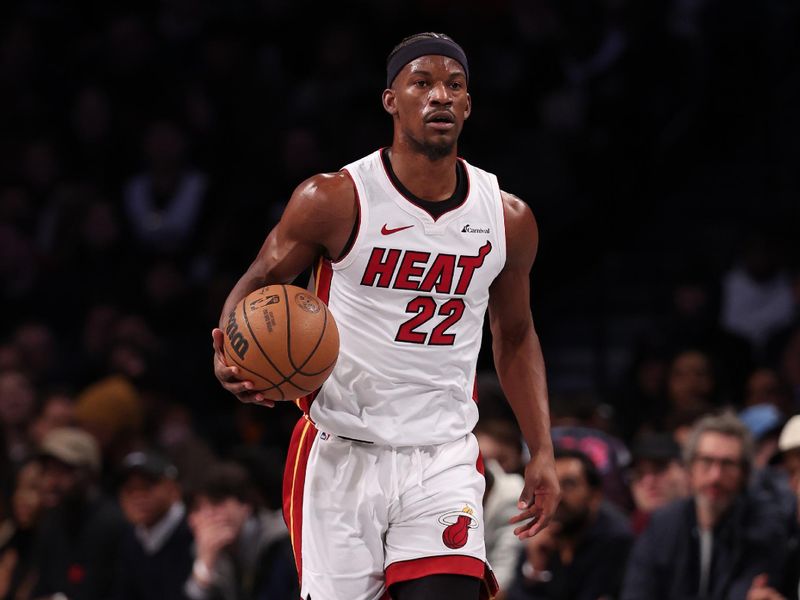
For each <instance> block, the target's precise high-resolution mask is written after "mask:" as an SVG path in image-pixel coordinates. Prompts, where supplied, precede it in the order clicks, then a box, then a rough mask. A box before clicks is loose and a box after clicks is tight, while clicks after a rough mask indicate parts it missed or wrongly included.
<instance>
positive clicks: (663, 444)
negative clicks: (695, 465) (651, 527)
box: [630, 433, 689, 535]
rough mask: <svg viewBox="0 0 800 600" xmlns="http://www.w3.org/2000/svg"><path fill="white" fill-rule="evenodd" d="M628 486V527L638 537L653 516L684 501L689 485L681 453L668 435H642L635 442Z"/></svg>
mask: <svg viewBox="0 0 800 600" xmlns="http://www.w3.org/2000/svg"><path fill="white" fill-rule="evenodd" d="M632 454H633V460H632V462H631V466H630V481H631V483H630V486H631V495H632V496H633V503H634V506H635V508H634V511H633V514H632V515H631V525H632V527H633V531H634V533H635V534H636V535H639V534H640V533H641V532H642V531H643V530H644V528H645V526H646V525H647V523H648V521H649V520H650V517H651V516H652V514H653V513H654V512H655V511H656V510H658V509H660V508H663V507H664V506H666V505H667V504H669V503H671V502H673V501H675V500H678V499H680V498H684V497H686V495H687V494H688V492H689V490H688V482H687V479H686V470H685V469H684V467H683V464H682V463H681V449H680V447H679V446H678V444H677V443H676V442H675V440H674V439H673V438H672V436H671V435H669V434H667V433H644V434H642V435H641V436H639V438H638V439H636V440H635V441H634V444H633V450H632Z"/></svg>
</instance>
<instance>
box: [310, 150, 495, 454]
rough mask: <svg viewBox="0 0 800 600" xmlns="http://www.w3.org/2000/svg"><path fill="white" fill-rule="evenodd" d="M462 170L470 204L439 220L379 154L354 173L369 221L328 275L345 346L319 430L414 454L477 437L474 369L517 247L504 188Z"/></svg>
mask: <svg viewBox="0 0 800 600" xmlns="http://www.w3.org/2000/svg"><path fill="white" fill-rule="evenodd" d="M459 160H460V159H459ZM462 164H463V165H464V167H465V170H466V173H467V177H468V191H467V194H466V198H465V199H464V201H463V202H462V203H461V204H460V205H458V206H456V207H454V208H452V209H451V210H449V211H448V212H446V213H444V214H442V215H441V216H439V217H438V218H436V219H434V218H433V217H432V216H431V215H430V214H429V213H428V212H427V211H426V210H424V209H423V208H421V207H419V206H417V205H416V204H414V203H412V202H411V201H410V200H408V199H407V198H406V197H405V196H404V195H403V194H402V193H401V192H400V191H399V190H398V189H397V188H396V187H395V185H394V184H393V183H392V180H391V179H390V177H389V174H388V172H387V171H386V169H385V167H384V165H383V162H382V160H381V155H380V151H376V152H374V153H372V154H370V155H369V156H366V157H364V158H362V159H361V160H358V161H356V162H354V163H352V164H349V165H347V166H346V167H345V170H346V171H347V173H349V175H350V176H351V177H352V179H353V182H354V184H355V189H356V191H357V195H358V202H359V222H358V225H357V233H356V236H355V240H354V242H353V245H352V247H351V248H350V250H349V251H348V252H347V254H346V255H345V256H344V257H342V258H341V259H340V260H338V261H335V262H330V261H323V263H321V264H320V265H319V268H318V270H317V281H316V285H317V287H316V291H317V294H318V295H319V296H320V297H321V298H322V299H323V300H325V301H326V302H327V303H328V306H329V307H330V310H331V313H332V314H333V316H334V318H335V319H336V324H337V325H338V328H339V335H340V344H341V346H340V350H339V358H338V361H337V363H336V367H335V368H334V370H333V373H332V374H331V376H330V378H329V379H328V380H327V381H326V382H325V383H324V384H323V386H322V388H321V389H320V390H319V393H318V394H317V395H316V398H315V399H314V401H313V403H312V404H311V407H310V412H309V414H310V417H311V419H312V421H313V422H314V423H315V424H316V426H317V427H318V428H319V429H320V430H322V431H325V432H328V433H332V434H335V435H339V436H343V437H348V438H353V439H357V440H364V441H370V442H374V443H378V444H386V445H390V446H408V445H428V444H441V443H445V442H450V441H453V440H456V439H458V438H460V437H462V436H464V435H465V434H467V433H469V432H470V431H472V429H473V427H474V426H475V423H476V422H477V420H478V409H477V406H476V403H475V400H474V396H473V392H474V385H475V369H476V363H477V358H478V352H479V350H480V345H481V337H482V333H483V321H484V316H485V313H486V308H487V305H488V301H489V286H490V285H491V283H492V281H493V280H494V278H495V277H496V276H497V274H498V273H499V272H500V271H501V269H502V268H503V266H504V265H505V258H506V238H505V224H504V219H503V205H502V200H501V197H500V189H499V187H498V184H497V178H496V177H495V176H494V175H492V174H490V173H487V172H485V171H482V170H480V169H477V168H475V167H473V166H471V165H469V164H467V163H466V162H463V161H462ZM306 407H307V405H306Z"/></svg>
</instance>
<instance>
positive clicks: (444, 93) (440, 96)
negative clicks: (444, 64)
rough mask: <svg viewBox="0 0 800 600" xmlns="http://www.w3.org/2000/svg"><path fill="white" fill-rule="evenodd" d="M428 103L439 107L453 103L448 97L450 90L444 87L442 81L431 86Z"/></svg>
mask: <svg viewBox="0 0 800 600" xmlns="http://www.w3.org/2000/svg"><path fill="white" fill-rule="evenodd" d="M429 99H430V103H431V104H434V105H437V106H440V105H444V106H450V105H451V104H452V103H453V97H452V96H451V95H450V88H449V87H447V86H446V85H445V83H444V82H443V81H439V82H438V83H436V84H434V85H433V86H431V92H430V95H429Z"/></svg>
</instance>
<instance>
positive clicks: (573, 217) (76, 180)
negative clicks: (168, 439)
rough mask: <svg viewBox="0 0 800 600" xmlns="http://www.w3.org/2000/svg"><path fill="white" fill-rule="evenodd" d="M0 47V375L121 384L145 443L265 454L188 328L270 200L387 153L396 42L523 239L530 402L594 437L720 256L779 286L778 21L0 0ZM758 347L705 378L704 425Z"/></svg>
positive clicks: (677, 9) (482, 8) (265, 422)
mask: <svg viewBox="0 0 800 600" xmlns="http://www.w3.org/2000/svg"><path fill="white" fill-rule="evenodd" d="M0 23H1V25H0V132H1V133H0V256H1V258H0V283H1V284H2V287H1V289H2V291H1V292H0V308H2V310H0V314H1V315H2V320H1V321H0V342H2V345H1V346H0V368H3V369H7V368H24V369H26V370H28V371H29V373H30V376H31V380H32V381H33V383H34V385H35V386H36V388H37V390H38V391H39V392H42V391H43V390H46V389H49V388H50V387H52V386H64V387H66V388H67V389H69V390H70V391H71V393H74V394H79V393H80V392H81V390H83V389H85V387H86V386H87V385H89V384H91V383H93V382H96V381H98V380H100V379H101V378H103V377H105V376H107V375H108V374H109V373H124V374H125V375H126V376H127V377H128V378H129V379H130V380H131V381H133V382H134V385H135V387H136V391H137V393H138V395H139V398H140V400H141V403H142V406H143V407H144V408H143V414H144V423H145V425H144V429H143V432H144V434H145V435H146V436H150V437H151V438H153V439H161V438H160V437H159V436H163V435H166V434H164V432H163V428H164V427H163V424H164V422H165V421H166V420H169V419H171V418H174V414H175V413H178V414H181V415H184V416H186V415H187V414H188V416H189V418H191V419H192V420H193V421H194V424H195V426H196V427H197V428H198V430H199V431H201V432H202V435H203V436H204V437H205V438H206V439H207V440H209V442H210V443H212V445H213V446H214V447H216V448H225V447H227V446H228V445H229V444H231V443H234V442H239V441H242V440H245V441H250V442H259V443H260V442H263V443H265V444H267V445H274V446H276V447H283V446H284V443H285V437H286V435H287V431H288V430H287V428H288V426H289V424H290V423H291V422H292V421H293V420H294V419H295V418H296V411H294V409H293V407H291V406H284V407H281V408H280V409H277V410H275V411H272V412H269V411H265V410H255V411H254V410H252V409H249V408H247V407H238V406H236V403H235V401H234V400H233V398H231V397H229V396H227V395H226V394H225V393H224V392H223V391H222V390H221V389H220V388H219V386H218V384H217V383H216V381H215V380H214V378H213V374H212V370H211V339H210V330H211V328H212V327H213V326H214V325H215V324H216V322H217V319H218V314H219V310H220V308H221V306H222V302H223V300H224V298H225V295H226V294H227V292H228V290H229V289H230V287H231V286H232V285H233V283H234V282H235V280H236V278H238V276H239V275H240V274H241V273H242V272H243V271H244V269H245V268H246V267H247V265H248V264H249V261H250V260H251V259H252V257H253V256H254V255H255V253H256V251H257V250H258V248H259V246H260V244H261V242H262V241H263V239H264V237H265V236H266V234H267V232H268V231H269V229H270V228H271V226H272V225H273V224H274V223H275V222H276V219H277V218H278V217H279V215H280V212H281V210H282V207H283V204H284V203H285V201H286V199H287V198H288V197H289V195H290V194H291V192H292V190H293V188H294V187H295V186H296V185H297V184H298V183H299V182H301V181H302V180H303V179H304V178H306V177H308V176H310V175H312V174H314V173H316V172H320V171H335V170H337V169H339V168H340V167H341V166H343V165H344V164H346V163H348V162H350V161H352V160H354V159H357V158H359V157H361V156H363V155H365V154H367V153H369V152H371V151H372V150H374V149H376V148H377V147H379V146H382V145H387V144H388V143H390V141H391V121H390V119H389V117H388V116H387V115H386V114H384V113H383V111H382V108H381V105H380V93H381V91H382V90H383V85H384V79H385V71H384V65H385V58H386V55H387V54H388V53H389V51H390V50H391V49H392V47H393V46H394V45H395V44H396V43H397V42H399V41H400V40H401V39H402V38H403V37H405V36H406V35H410V34H413V33H416V32H419V31H426V30H430V31H440V32H445V33H447V34H449V35H451V36H452V37H454V38H455V39H456V41H458V42H459V43H460V44H461V45H462V46H463V47H464V48H465V50H466V52H467V55H468V56H469V58H470V71H471V81H470V92H471V94H472V98H473V108H474V110H473V115H472V117H471V118H470V120H469V121H468V123H467V126H466V128H465V131H464V134H463V137H462V141H461V144H460V148H459V154H460V155H462V156H463V157H465V158H466V159H467V160H468V161H470V162H471V163H473V164H475V165H477V166H480V167H482V168H484V169H486V170H489V171H492V172H494V173H496V174H497V175H498V177H499V180H500V184H501V187H502V188H503V189H505V190H507V191H509V192H512V193H514V194H516V195H518V196H520V197H521V198H523V199H524V200H525V201H526V202H527V203H528V204H529V205H530V206H531V207H532V208H533V210H534V213H535V214H536V216H537V219H538V222H539V227H540V235H541V240H540V248H539V255H538V258H537V263H536V265H535V267H534V271H533V274H532V303H533V306H532V308H533V314H534V320H535V323H536V325H537V329H538V331H539V334H540V337H541V341H542V345H543V348H544V353H545V358H546V361H547V364H548V376H549V380H550V386H551V390H552V392H553V394H554V396H559V395H561V396H563V395H570V394H576V393H577V394H583V395H587V396H588V397H589V398H590V403H594V404H599V403H600V404H602V405H604V406H605V407H606V410H607V411H610V413H609V414H612V415H613V410H614V409H615V408H616V409H617V412H618V413H619V412H620V410H623V408H622V403H621V402H622V401H621V400H620V396H619V393H620V392H619V390H620V389H623V388H624V387H625V384H626V377H630V373H631V370H630V369H632V368H633V366H634V365H636V364H637V361H641V360H642V358H643V357H651V356H656V357H659V358H660V359H663V360H667V359H668V357H669V356H670V353H671V352H673V351H674V348H676V347H677V346H678V345H679V344H678V343H677V342H676V341H675V340H674V339H672V337H673V336H672V334H673V333H675V332H676V331H677V330H678V329H679V327H678V326H677V325H676V323H678V322H681V323H683V324H686V322H687V321H686V319H684V321H681V319H680V318H681V315H680V313H681V311H683V312H684V314H683V317H687V315H688V317H687V318H688V320H690V321H691V320H693V322H692V326H696V327H697V328H699V329H698V330H701V329H702V330H703V331H705V330H706V329H708V330H714V331H717V330H718V325H719V317H718V312H719V305H720V302H721V299H722V297H723V292H722V290H721V282H722V281H723V279H724V277H725V275H726V273H727V272H728V271H729V270H730V269H732V268H734V267H735V266H736V265H737V264H738V261H741V260H742V259H743V258H745V257H748V256H749V257H751V258H752V259H753V260H754V261H755V264H756V266H755V267H753V269H751V274H754V275H753V276H754V278H755V279H756V280H757V281H766V282H770V281H773V280H774V278H775V277H778V276H780V277H783V278H785V279H787V280H788V281H790V282H791V283H790V285H793V286H794V288H795V289H797V287H798V286H797V285H796V282H797V275H796V274H797V268H798V245H799V244H798V236H797V233H796V232H797V225H798V198H800V175H798V172H799V171H798V168H797V167H798V158H800V118H798V108H797V107H798V106H800V60H798V59H799V58H800V5H799V4H798V3H797V2H794V1H789V0H764V1H761V2H745V1H744V0H660V1H648V2H635V1H633V0H606V1H605V2H600V1H589V0H566V1H562V0H559V1H555V0H551V1H544V0H531V1H528V0H518V1H506V2H491V3H484V2H477V1H473V2H469V1H463V0H462V1H443V2H436V3H431V2H421V1H420V2H395V3H390V2H379V1H373V2H355V3H321V4H318V3H309V2H289V1H285V2H284V1H280V0H277V1H269V0H263V1H260V2H259V1H246V0H241V1H227V2H211V1H205V2H204V1H202V0H163V1H160V2H155V1H150V2H147V1H140V2H135V3H125V2H122V3H118V2H92V1H77V0H76V1H72V2H62V1H60V0H27V1H14V0H6V1H5V2H3V3H2V5H0ZM137 178H139V179H137ZM142 178H144V179H142ZM148 178H152V180H155V181H157V182H159V184H158V186H157V187H159V189H160V190H161V191H159V192H157V193H155V194H153V195H152V196H153V197H152V198H151V199H152V200H153V203H152V205H151V207H150V209H149V210H142V209H141V207H140V208H137V207H136V206H137V205H136V199H137V195H136V193H135V189H136V183H137V181H138V182H140V183H141V181H143V180H149V179H148ZM181 186H185V187H181ZM193 186H194V187H193ZM176 190H184V192H185V196H181V197H182V198H184V199H185V200H186V202H187V204H186V206H187V207H188V208H186V210H187V212H186V213H180V212H179V214H185V215H189V216H188V217H185V218H183V217H182V218H180V219H178V220H177V225H176V226H175V227H174V228H170V226H169V225H168V224H165V223H166V220H167V215H168V214H169V210H170V208H171V207H173V208H174V206H175V197H176V195H175V191H176ZM753 257H755V258H753ZM759 261H760V262H759ZM749 264H751V265H752V264H753V261H751V263H749ZM692 292H696V294H695V295H694V296H692ZM686 294H688V296H687V295H686ZM687 298H688V300H687ZM692 299H695V300H697V302H694V304H693V300H692ZM698 299H699V300H698ZM687 302H688V304H687ZM698 302H699V304H698ZM686 311H688V313H687V312H686ZM676 315H677V316H676ZM676 319H677V320H676ZM703 328H705V329H703ZM26 334H27V336H28V337H27V338H26V337H25V336H26ZM37 336H38V337H37ZM26 339H28V345H27V346H26V345H25V340H26ZM31 339H32V340H33V341H31ZM684 341H685V340H682V341H681V342H684ZM673 342H675V343H673ZM775 344H777V342H776V343H775ZM775 344H772V345H770V344H769V343H767V342H764V343H763V344H753V343H750V344H749V347H748V348H747V349H746V352H745V354H747V357H746V360H745V359H743V360H742V361H741V362H740V363H736V360H733V362H731V361H728V362H727V363H726V362H725V360H724V356H723V359H722V363H723V364H722V367H721V371H718V375H719V378H718V381H724V382H726V385H727V387H726V388H725V389H726V390H727V392H728V398H727V399H728V400H730V401H732V402H734V403H741V397H742V395H743V392H742V385H743V380H744V378H745V376H746V375H747V373H748V372H749V369H752V368H754V367H755V366H757V365H760V364H763V365H772V366H775V368H778V367H777V361H778V358H777V356H778V354H776V352H778V351H777V350H774V347H779V346H780V344H778V346H776V345H775ZM684 345H685V344H684ZM26 347H27V350H26V349H25V348H26ZM724 347H725V345H724V344H723V351H722V352H721V354H722V355H724V354H725V352H724ZM20 348H22V350H20ZM488 350H489V344H488V343H484V348H483V350H482V353H481V359H480V367H481V368H482V369H487V368H490V367H491V360H490V356H489V352H488ZM26 352H27V354H26ZM715 358H720V357H719V356H716V357H715ZM628 383H630V381H628ZM799 383H800V382H799Z"/></svg>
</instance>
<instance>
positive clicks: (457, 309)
mask: <svg viewBox="0 0 800 600" xmlns="http://www.w3.org/2000/svg"><path fill="white" fill-rule="evenodd" d="M436 307H437V305H436V300H434V299H433V298H431V297H430V296H417V297H416V298H414V299H413V300H412V301H411V302H409V303H408V306H406V312H407V313H412V314H414V316H413V317H411V318H410V319H409V320H408V321H406V322H405V323H403V324H402V325H400V329H398V330H397V335H396V336H395V337H394V339H395V341H398V342H409V343H412V344H425V343H427V344H428V345H430V346H452V345H453V342H455V339H456V336H455V334H454V333H447V330H448V329H450V328H451V327H452V326H453V325H455V324H456V323H457V322H458V321H459V319H461V317H462V316H463V315H464V301H463V300H462V299H461V298H452V299H450V300H448V301H447V302H445V303H444V304H442V305H441V306H440V307H439V311H438V313H439V314H440V315H441V316H444V317H445V319H443V320H442V322H441V323H439V324H438V325H437V326H436V327H434V328H433V331H431V334H430V338H429V337H428V334H427V333H425V332H423V331H417V328H418V327H421V326H422V325H424V324H425V323H427V322H428V321H430V320H431V319H432V318H433V317H434V315H435V314H436V313H437V311H436Z"/></svg>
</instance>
